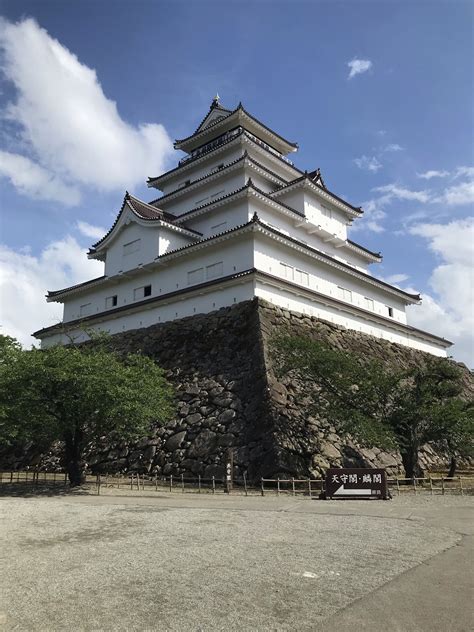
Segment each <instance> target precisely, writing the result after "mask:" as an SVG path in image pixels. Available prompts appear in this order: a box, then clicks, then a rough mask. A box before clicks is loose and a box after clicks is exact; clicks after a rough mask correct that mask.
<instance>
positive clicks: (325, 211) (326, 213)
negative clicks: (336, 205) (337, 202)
mask: <svg viewBox="0 0 474 632" xmlns="http://www.w3.org/2000/svg"><path fill="white" fill-rule="evenodd" d="M321 213H322V214H323V215H324V217H327V218H328V219H331V217H332V211H331V209H330V208H326V207H325V206H323V205H321Z"/></svg>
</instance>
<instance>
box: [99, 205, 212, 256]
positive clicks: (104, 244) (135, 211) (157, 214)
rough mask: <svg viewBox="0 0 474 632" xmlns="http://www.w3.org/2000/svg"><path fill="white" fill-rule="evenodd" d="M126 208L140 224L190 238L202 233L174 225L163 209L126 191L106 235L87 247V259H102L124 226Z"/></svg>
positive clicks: (196, 237)
mask: <svg viewBox="0 0 474 632" xmlns="http://www.w3.org/2000/svg"><path fill="white" fill-rule="evenodd" d="M137 204H139V205H140V206H141V207H143V208H144V209H146V210H147V211H148V212H149V213H150V216H149V217H145V216H144V215H143V213H140V211H139V208H140V207H137ZM127 210H129V211H130V212H131V213H132V215H133V216H134V217H135V220H136V221H137V222H138V223H139V224H141V225H142V226H146V225H147V224H150V223H152V224H156V225H157V226H159V227H162V228H165V229H168V230H171V231H174V232H177V233H181V234H182V235H185V236H186V237H190V238H191V239H199V238H200V237H202V233H200V232H198V231H197V230H193V229H191V228H183V227H181V226H175V225H174V224H172V223H171V222H169V221H167V220H166V219H164V218H165V216H167V214H165V213H164V212H163V211H160V210H158V209H157V208H156V207H154V206H152V205H151V204H148V203H147V202H142V201H141V200H139V199H138V198H135V197H133V196H130V194H128V193H127V194H126V196H125V199H124V202H123V204H122V208H121V209H120V211H119V213H118V215H117V217H116V219H115V221H114V223H113V224H112V227H111V228H110V230H109V231H108V232H107V234H106V235H104V237H102V239H100V240H99V241H98V242H97V243H95V244H94V245H93V246H91V248H90V249H89V252H88V253H87V256H88V258H89V259H99V260H103V258H104V251H105V250H106V249H107V248H108V246H109V245H110V242H111V241H112V240H113V239H114V238H115V235H116V233H117V232H118V231H120V230H121V229H122V228H123V226H124V222H123V221H122V218H123V216H124V213H125V212H126V211H127ZM168 217H169V215H168ZM128 221H129V220H128Z"/></svg>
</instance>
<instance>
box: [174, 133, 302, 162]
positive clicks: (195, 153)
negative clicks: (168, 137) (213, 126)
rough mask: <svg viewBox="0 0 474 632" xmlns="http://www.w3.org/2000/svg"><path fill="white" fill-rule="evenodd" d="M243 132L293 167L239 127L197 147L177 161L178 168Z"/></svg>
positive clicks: (274, 150)
mask: <svg viewBox="0 0 474 632" xmlns="http://www.w3.org/2000/svg"><path fill="white" fill-rule="evenodd" d="M243 132H245V133H246V135H247V136H248V137H249V138H250V139H251V140H252V141H253V142H254V143H256V144H257V145H260V146H261V147H264V148H265V149H266V150H267V151H269V152H270V153H271V154H273V155H274V156H277V157H278V158H281V160H284V161H285V162H286V163H288V164H289V165H291V166H293V163H292V161H291V160H289V159H288V158H286V156H282V154H280V152H279V151H277V150H276V149H274V148H273V147H271V146H270V145H267V143H264V142H263V140H260V138H258V136H254V135H253V134H251V133H250V132H248V131H247V130H244V128H243V127H240V126H239V127H236V128H235V129H233V130H231V131H230V132H226V133H225V134H222V136H218V137H217V138H215V139H214V140H212V141H211V142H210V143H206V144H205V145H202V147H198V148H197V149H195V150H194V151H192V152H191V153H190V154H189V155H188V156H185V157H184V158H182V159H181V160H180V161H179V163H178V164H179V166H180V167H181V166H182V165H184V164H186V163H187V162H190V161H191V160H195V159H196V158H199V157H200V156H203V155H204V154H207V153H208V152H209V151H212V150H214V149H216V148H217V147H219V146H220V145H224V144H225V143H227V142H229V141H230V140H232V139H233V138H235V137H236V136H239V135H240V134H242V133H243Z"/></svg>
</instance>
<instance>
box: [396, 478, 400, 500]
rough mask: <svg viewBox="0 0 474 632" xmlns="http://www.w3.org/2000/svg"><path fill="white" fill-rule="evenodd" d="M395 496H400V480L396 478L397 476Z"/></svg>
mask: <svg viewBox="0 0 474 632" xmlns="http://www.w3.org/2000/svg"><path fill="white" fill-rule="evenodd" d="M396 480H397V496H400V481H399V480H398V476H397V479H396Z"/></svg>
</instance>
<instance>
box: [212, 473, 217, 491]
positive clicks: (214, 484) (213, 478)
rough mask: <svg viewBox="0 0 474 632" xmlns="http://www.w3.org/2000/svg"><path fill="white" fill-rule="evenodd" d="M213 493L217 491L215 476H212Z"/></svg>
mask: <svg viewBox="0 0 474 632" xmlns="http://www.w3.org/2000/svg"><path fill="white" fill-rule="evenodd" d="M212 493H213V494H215V493H216V479H215V477H214V476H213V477H212Z"/></svg>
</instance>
